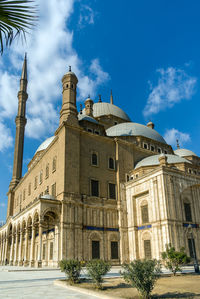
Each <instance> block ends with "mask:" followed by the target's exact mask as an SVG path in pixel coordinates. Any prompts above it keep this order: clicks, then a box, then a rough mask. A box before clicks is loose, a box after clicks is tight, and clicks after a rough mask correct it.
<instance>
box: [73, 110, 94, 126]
mask: <svg viewBox="0 0 200 299" xmlns="http://www.w3.org/2000/svg"><path fill="white" fill-rule="evenodd" d="M78 120H79V121H80V120H87V121H89V122H91V123H94V124H97V125H98V121H96V119H94V118H93V117H91V116H88V115H85V114H80V113H79V114H78Z"/></svg>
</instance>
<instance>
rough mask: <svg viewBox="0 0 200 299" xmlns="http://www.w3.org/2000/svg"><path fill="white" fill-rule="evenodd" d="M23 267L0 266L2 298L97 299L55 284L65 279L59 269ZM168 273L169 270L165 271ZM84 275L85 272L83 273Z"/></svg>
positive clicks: (114, 270) (187, 269) (116, 269)
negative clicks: (58, 280) (57, 280)
mask: <svg viewBox="0 0 200 299" xmlns="http://www.w3.org/2000/svg"><path fill="white" fill-rule="evenodd" d="M120 269H121V268H120V267H113V268H112V269H111V272H110V273H109V275H108V276H112V277H114V276H119V270H120ZM32 270H33V269H31V268H23V267H9V266H0V299H6V298H9V299H14V298H15V299H29V298H30V299H38V298H39V299H55V298H59V299H74V298H77V299H89V298H90V299H95V298H96V297H94V296H89V295H84V294H81V293H78V292H74V291H71V290H67V289H65V288H62V287H58V286H54V285H53V281H54V280H56V279H63V278H65V275H64V274H63V273H62V272H60V271H59V270H55V269H54V270H53V269H52V270H51V269H42V271H41V270H34V271H32ZM193 270H194V268H193V267H191V266H190V267H185V268H184V272H193ZM163 272H164V273H168V271H165V270H164V271H163ZM83 275H84V273H83Z"/></svg>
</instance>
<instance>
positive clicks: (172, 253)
mask: <svg viewBox="0 0 200 299" xmlns="http://www.w3.org/2000/svg"><path fill="white" fill-rule="evenodd" d="M184 250H185V249H184V247H182V248H181V250H180V251H176V250H175V248H174V247H172V246H171V244H168V245H166V251H164V252H162V259H163V262H164V265H165V267H166V268H167V269H169V270H170V271H172V273H173V274H174V276H175V275H176V272H177V271H181V272H182V269H181V266H182V265H184V264H187V263H189V262H190V258H189V257H188V256H187V254H186V253H185V251H184Z"/></svg>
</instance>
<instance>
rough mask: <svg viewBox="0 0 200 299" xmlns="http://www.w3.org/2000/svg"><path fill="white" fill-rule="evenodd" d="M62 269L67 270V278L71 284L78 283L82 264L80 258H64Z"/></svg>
mask: <svg viewBox="0 0 200 299" xmlns="http://www.w3.org/2000/svg"><path fill="white" fill-rule="evenodd" d="M59 265H60V269H61V271H62V272H65V274H66V276H67V280H68V281H69V283H70V284H74V283H78V282H79V278H80V272H81V268H82V264H81V262H80V261H78V260H73V259H71V260H62V261H60V264H59Z"/></svg>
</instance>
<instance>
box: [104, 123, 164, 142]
mask: <svg viewBox="0 0 200 299" xmlns="http://www.w3.org/2000/svg"><path fill="white" fill-rule="evenodd" d="M106 134H107V136H110V137H115V136H143V137H147V138H150V139H153V140H156V141H158V142H161V143H166V141H165V139H164V138H163V137H162V136H161V135H160V134H159V133H158V132H157V131H156V130H154V129H151V128H148V127H147V126H144V125H141V124H137V123H132V122H127V123H122V124H118V125H116V126H113V127H111V128H109V129H107V130H106Z"/></svg>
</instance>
